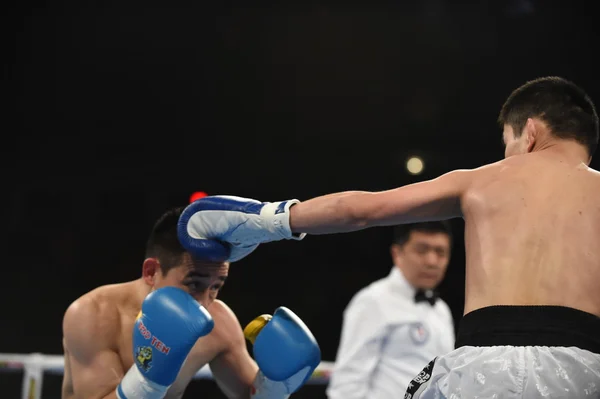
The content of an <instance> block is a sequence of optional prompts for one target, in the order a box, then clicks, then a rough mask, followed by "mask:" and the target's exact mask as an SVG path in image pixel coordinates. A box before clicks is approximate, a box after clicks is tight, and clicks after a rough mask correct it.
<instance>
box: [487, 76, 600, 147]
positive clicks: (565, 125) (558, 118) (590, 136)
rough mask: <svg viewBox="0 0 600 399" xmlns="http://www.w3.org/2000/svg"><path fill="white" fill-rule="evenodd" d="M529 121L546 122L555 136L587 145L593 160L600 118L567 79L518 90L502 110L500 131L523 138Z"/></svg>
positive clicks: (553, 78)
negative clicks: (510, 130) (510, 128)
mask: <svg viewBox="0 0 600 399" xmlns="http://www.w3.org/2000/svg"><path fill="white" fill-rule="evenodd" d="M528 118H539V119H541V120H542V121H544V122H545V123H546V124H547V125H548V127H549V128H550V130H551V131H552V134H553V135H554V136H555V137H557V138H561V139H570V140H575V141H577V142H578V143H581V144H582V145H584V146H585V147H586V148H587V150H588V153H589V155H590V156H592V155H594V152H595V151H596V147H597V146H598V114H597V113H596V108H595V107H594V103H593V102H592V100H591V99H590V97H589V96H588V95H587V94H586V93H585V91H583V89H582V88H580V87H579V86H577V85H575V84H574V83H573V82H570V81H568V80H566V79H563V78H560V77H556V76H548V77H543V78H538V79H535V80H531V81H529V82H527V83H525V84H523V85H522V86H521V87H518V88H517V89H515V90H514V91H513V92H512V93H511V94H510V96H509V97H508V98H507V99H506V102H505V103H504V105H503V106H502V109H501V110H500V115H499V116H498V123H499V124H500V127H504V125H509V126H510V127H512V129H513V131H514V134H515V137H520V136H521V134H522V132H523V128H524V127H525V124H526V123H527V119H528Z"/></svg>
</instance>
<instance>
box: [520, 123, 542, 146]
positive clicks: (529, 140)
mask: <svg viewBox="0 0 600 399" xmlns="http://www.w3.org/2000/svg"><path fill="white" fill-rule="evenodd" d="M539 130H540V126H538V124H536V123H535V122H534V120H533V119H532V118H528V119H527V122H526V123H525V127H524V128H523V134H524V135H525V140H526V141H525V143H526V145H527V149H526V152H531V151H532V150H533V147H534V146H535V144H536V141H537V139H538V136H539V133H540V131H539Z"/></svg>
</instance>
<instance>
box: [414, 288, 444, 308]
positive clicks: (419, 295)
mask: <svg viewBox="0 0 600 399" xmlns="http://www.w3.org/2000/svg"><path fill="white" fill-rule="evenodd" d="M438 298H439V294H438V293H437V292H436V291H434V290H417V292H416V293H415V303H419V302H429V304H430V305H431V306H433V305H435V301H437V299H438Z"/></svg>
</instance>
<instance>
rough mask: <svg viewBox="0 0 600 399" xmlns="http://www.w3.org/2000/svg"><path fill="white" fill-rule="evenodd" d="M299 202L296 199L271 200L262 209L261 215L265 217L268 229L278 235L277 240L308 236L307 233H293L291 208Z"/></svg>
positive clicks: (297, 238) (299, 238)
mask: <svg viewBox="0 0 600 399" xmlns="http://www.w3.org/2000/svg"><path fill="white" fill-rule="evenodd" d="M299 203H300V201H298V200H296V199H294V200H288V201H281V202H270V203H268V204H266V205H265V206H264V207H263V209H262V210H261V212H260V215H261V216H262V217H264V218H265V220H266V222H267V226H266V227H267V229H268V230H269V231H270V232H272V233H274V234H275V235H276V239H277V240H281V239H286V240H302V239H303V238H304V237H305V236H306V233H302V234H294V233H292V228H291V226H290V208H291V207H292V206H294V205H296V204H299Z"/></svg>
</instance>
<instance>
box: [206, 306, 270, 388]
mask: <svg viewBox="0 0 600 399" xmlns="http://www.w3.org/2000/svg"><path fill="white" fill-rule="evenodd" d="M216 304H217V303H215V304H213V306H214V305H216ZM219 306H222V307H223V309H222V310H223V311H222V312H221V313H222V315H221V317H220V318H219V323H220V324H221V327H222V333H223V339H224V340H225V342H227V345H226V347H225V349H224V350H223V351H222V352H221V353H220V354H219V355H218V356H216V357H215V358H214V359H213V360H212V361H211V362H210V369H211V371H212V374H213V377H214V378H215V381H216V382H217V384H218V385H219V387H220V388H221V390H222V391H223V393H224V394H225V395H226V396H227V398H229V399H248V398H250V388H251V386H252V383H253V382H254V379H255V378H256V373H257V372H258V366H257V365H256V362H255V361H254V359H252V357H251V356H250V354H249V353H248V347H247V345H246V340H245V338H244V333H243V331H242V326H241V325H240V323H239V321H238V319H237V317H236V316H235V314H234V313H233V312H232V311H231V309H230V308H229V307H228V306H227V305H225V304H224V303H222V302H220V301H219Z"/></svg>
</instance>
